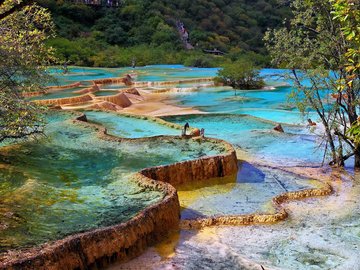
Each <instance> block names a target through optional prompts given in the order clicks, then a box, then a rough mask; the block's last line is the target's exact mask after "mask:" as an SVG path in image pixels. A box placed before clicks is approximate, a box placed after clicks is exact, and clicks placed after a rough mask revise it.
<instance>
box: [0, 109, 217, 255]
mask: <svg viewBox="0 0 360 270" xmlns="http://www.w3.org/2000/svg"><path fill="white" fill-rule="evenodd" d="M72 117H74V115H71V114H65V113H53V114H52V115H51V116H49V117H48V121H49V124H48V126H47V128H46V132H45V135H46V136H44V137H42V138H40V139H38V140H36V141H31V142H26V143H22V144H18V145H12V146H8V147H3V148H2V149H1V153H0V194H1V206H0V252H1V251H5V250H7V249H10V248H20V247H28V246H33V245H37V244H40V243H43V242H45V241H48V240H55V239H60V238H63V237H64V236H65V235H69V234H72V233H76V232H82V231H86V230H90V229H93V228H98V227H102V226H108V225H112V224H116V223H120V222H123V221H126V220H128V219H129V218H131V217H132V216H134V215H135V214H136V213H138V212H139V211H140V210H142V209H144V208H145V207H146V206H148V205H151V204H153V203H155V202H157V201H159V200H161V199H162V197H163V194H162V193H161V192H159V191H156V190H147V189H143V188H141V187H139V186H138V185H137V184H136V183H135V182H133V181H132V180H131V175H132V174H133V173H134V172H136V171H139V170H140V169H142V168H145V167H149V166H155V165H162V164H170V163H174V162H177V161H183V160H188V159H194V158H198V157H200V156H204V155H215V154H219V153H221V152H222V151H223V149H222V148H221V147H219V146H216V145H213V144H210V143H205V144H200V143H199V142H195V141H192V140H181V139H153V140H151V141H141V142H137V141H131V142H123V143H116V142H109V141H103V140H101V139H98V138H97V136H96V134H95V132H94V130H93V129H92V128H86V127H82V126H79V125H74V124H73V123H72V120H71V118H72Z"/></svg>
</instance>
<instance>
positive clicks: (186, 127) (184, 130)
mask: <svg viewBox="0 0 360 270" xmlns="http://www.w3.org/2000/svg"><path fill="white" fill-rule="evenodd" d="M189 127H190V126H189V123H188V122H186V124H185V125H184V127H183V129H182V133H181V136H185V135H186V129H188V128H189Z"/></svg>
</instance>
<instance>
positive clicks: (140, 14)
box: [39, 0, 291, 67]
mask: <svg viewBox="0 0 360 270" xmlns="http://www.w3.org/2000/svg"><path fill="white" fill-rule="evenodd" d="M39 3H40V4H41V5H42V6H43V7H46V8H48V9H49V10H50V11H51V14H52V16H53V20H54V23H55V27H56V30H55V31H56V37H55V38H53V39H51V40H50V41H48V45H50V46H52V47H53V48H55V49H56V56H57V58H58V59H59V61H60V62H68V63H69V64H74V65H81V66H104V67H116V66H128V65H130V63H131V61H132V59H136V62H137V64H138V65H145V64H158V63H162V64H174V63H178V64H185V65H190V66H218V65H219V64H221V63H223V62H226V61H234V60H237V59H238V58H241V57H243V56H246V57H249V56H250V57H251V58H252V59H253V61H254V62H255V63H256V64H257V65H261V66H268V65H269V64H270V61H269V56H268V52H267V51H266V48H265V46H264V42H263V36H264V33H265V32H266V30H267V29H268V28H276V27H279V26H281V25H282V24H283V23H284V20H286V19H287V18H290V17H291V15H290V14H291V13H290V8H289V4H288V3H282V2H280V1H279V0H255V1H250V0H215V1H214V0H211V1H210V0H193V1H190V0H179V1H170V0H155V1H153V0H126V1H125V0H123V1H121V2H120V4H119V6H118V7H109V6H106V4H105V5H102V6H96V5H86V4H84V3H85V2H84V3H79V2H72V1H59V0H58V1H56V0H40V1H39ZM179 22H181V23H182V24H183V25H184V28H185V29H186V31H187V32H188V33H189V42H190V43H191V44H192V46H193V47H194V49H193V50H185V49H184V46H183V43H182V41H181V38H180V35H179V32H178V29H177V27H176V25H177V24H178V23H179ZM214 48H216V49H217V50H220V51H222V52H225V53H226V54H225V57H215V56H212V55H209V54H204V53H203V50H209V49H210V50H213V49H214ZM110 56H111V57H110Z"/></svg>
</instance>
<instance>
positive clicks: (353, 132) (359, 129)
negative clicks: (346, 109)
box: [346, 119, 360, 144]
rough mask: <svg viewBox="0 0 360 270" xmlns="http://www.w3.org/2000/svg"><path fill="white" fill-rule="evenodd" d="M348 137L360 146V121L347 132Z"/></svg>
mask: <svg viewBox="0 0 360 270" xmlns="http://www.w3.org/2000/svg"><path fill="white" fill-rule="evenodd" d="M346 135H347V136H348V137H349V138H350V139H351V140H352V141H353V142H354V143H356V144H360V120H359V119H358V120H357V121H356V122H354V123H353V124H352V126H351V127H350V128H349V129H348V130H347V133H346Z"/></svg>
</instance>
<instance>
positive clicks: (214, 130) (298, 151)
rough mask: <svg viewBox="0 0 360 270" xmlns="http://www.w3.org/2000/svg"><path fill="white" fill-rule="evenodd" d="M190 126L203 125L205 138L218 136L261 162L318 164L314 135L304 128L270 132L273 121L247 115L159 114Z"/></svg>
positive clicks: (319, 155) (285, 128)
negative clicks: (166, 115)
mask: <svg viewBox="0 0 360 270" xmlns="http://www.w3.org/2000/svg"><path fill="white" fill-rule="evenodd" d="M162 118H163V119H165V120H167V121H170V122H174V123H178V124H180V125H184V123H186V122H188V123H189V124H190V126H192V127H198V128H204V129H205V135H206V136H208V137H215V138H221V139H223V140H226V141H228V142H230V143H232V144H233V145H234V146H236V147H238V148H241V149H242V150H244V151H246V152H248V153H249V154H250V155H252V156H254V157H255V158H256V159H259V160H262V161H265V162H266V161H269V162H271V163H278V164H282V165H289V166H290V165H292V166H293V165H301V164H309V163H313V165H314V164H319V163H321V162H322V152H321V151H318V148H317V138H316V137H315V136H314V135H312V134H311V133H310V131H309V130H308V129H307V128H303V127H301V126H299V127H297V126H285V125H284V126H283V128H284V130H285V133H279V132H276V131H273V130H272V128H273V127H274V125H275V124H274V123H271V122H267V121H264V120H261V119H259V118H254V117H252V116H249V115H230V114H205V115H184V116H169V117H162Z"/></svg>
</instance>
